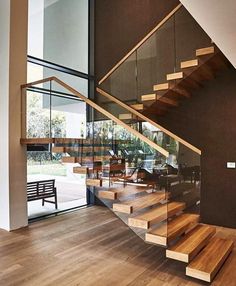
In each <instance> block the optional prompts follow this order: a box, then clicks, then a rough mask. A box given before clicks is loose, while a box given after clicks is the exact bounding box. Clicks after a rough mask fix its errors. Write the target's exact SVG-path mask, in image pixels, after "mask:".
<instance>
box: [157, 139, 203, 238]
mask: <svg viewBox="0 0 236 286" xmlns="http://www.w3.org/2000/svg"><path fill="white" fill-rule="evenodd" d="M162 184H163V186H164V188H165V191H166V192H169V193H170V196H169V200H168V212H169V213H171V212H172V210H173V207H176V212H175V215H176V216H173V215H172V217H171V218H170V220H169V223H168V227H167V229H168V233H171V232H172V230H173V225H174V224H175V221H177V220H180V219H181V222H182V224H183V233H184V232H187V231H189V230H190V229H191V228H193V227H194V226H196V224H197V222H198V221H199V215H200V199H201V198H200V188H201V165H200V155H198V154H196V153H195V152H193V151H191V150H190V149H188V148H186V147H185V146H184V145H182V144H179V150H178V153H177V156H176V164H174V165H173V164H172V163H171V162H169V164H168V174H167V175H166V176H163V178H162ZM179 235H181V234H179Z"/></svg>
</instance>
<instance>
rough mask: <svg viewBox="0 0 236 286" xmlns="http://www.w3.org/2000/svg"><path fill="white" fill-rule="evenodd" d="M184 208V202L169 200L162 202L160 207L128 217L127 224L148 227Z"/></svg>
mask: <svg viewBox="0 0 236 286" xmlns="http://www.w3.org/2000/svg"><path fill="white" fill-rule="evenodd" d="M184 208H185V204H184V203H179V202H171V203H168V204H164V205H162V206H160V207H155V208H153V209H151V210H149V211H146V212H144V213H143V214H140V215H137V216H134V217H130V218H129V219H128V225H129V226H132V227H138V228H142V229H149V228H150V227H151V226H152V225H153V224H156V223H159V222H162V221H164V220H166V219H167V218H169V217H171V216H173V215H175V214H177V213H178V212H181V211H182V210H184Z"/></svg>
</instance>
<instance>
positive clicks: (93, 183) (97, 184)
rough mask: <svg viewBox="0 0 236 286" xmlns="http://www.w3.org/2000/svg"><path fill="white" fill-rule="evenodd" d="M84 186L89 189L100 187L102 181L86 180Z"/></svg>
mask: <svg viewBox="0 0 236 286" xmlns="http://www.w3.org/2000/svg"><path fill="white" fill-rule="evenodd" d="M86 185H87V186H90V187H101V186H102V179H87V180H86Z"/></svg>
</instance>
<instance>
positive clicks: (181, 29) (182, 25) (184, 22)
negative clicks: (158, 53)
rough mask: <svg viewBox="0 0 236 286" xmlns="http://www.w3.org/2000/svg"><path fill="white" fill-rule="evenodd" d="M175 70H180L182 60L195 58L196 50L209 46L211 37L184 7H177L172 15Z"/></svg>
mask: <svg viewBox="0 0 236 286" xmlns="http://www.w3.org/2000/svg"><path fill="white" fill-rule="evenodd" d="M174 22H175V57H176V63H175V66H176V71H180V70H181V68H180V64H181V62H182V61H188V60H193V59H196V50H197V49H201V48H206V47H210V46H211V45H212V42H211V39H210V38H209V36H208V35H207V34H206V33H205V31H204V30H203V29H202V28H201V26H200V25H199V24H198V23H197V22H196V21H195V19H194V18H193V17H192V16H191V14H190V13H189V12H188V11H187V10H186V9H185V8H181V9H179V10H178V11H177V12H176V13H175V15H174ZM173 72H174V71H173Z"/></svg>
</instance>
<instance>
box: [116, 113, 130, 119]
mask: <svg viewBox="0 0 236 286" xmlns="http://www.w3.org/2000/svg"><path fill="white" fill-rule="evenodd" d="M119 119H120V120H129V119H133V114H131V113H124V114H119Z"/></svg>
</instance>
